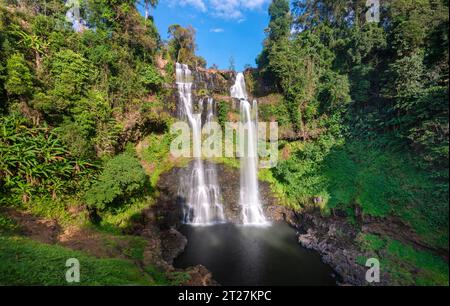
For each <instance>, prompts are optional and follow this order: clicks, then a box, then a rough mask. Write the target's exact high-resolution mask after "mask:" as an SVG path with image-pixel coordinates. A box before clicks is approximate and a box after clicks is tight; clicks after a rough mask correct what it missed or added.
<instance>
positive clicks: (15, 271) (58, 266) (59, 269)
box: [0, 237, 166, 285]
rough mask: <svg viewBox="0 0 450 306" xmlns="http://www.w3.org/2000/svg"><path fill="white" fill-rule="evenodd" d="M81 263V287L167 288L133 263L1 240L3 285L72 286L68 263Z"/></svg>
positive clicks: (14, 239)
mask: <svg viewBox="0 0 450 306" xmlns="http://www.w3.org/2000/svg"><path fill="white" fill-rule="evenodd" d="M69 258H77V259H78V260H79V261H80V275H81V282H80V283H78V285H164V284H166V283H160V282H158V280H155V279H153V278H152V277H151V276H150V275H148V274H146V273H143V272H142V271H141V270H140V269H139V268H138V267H137V266H136V265H134V264H133V263H132V262H131V261H128V260H122V259H111V258H107V259H98V258H95V257H92V256H88V255H85V254H83V253H81V252H78V251H73V250H70V249H66V248H63V247H61V246H56V245H46V244H42V243H39V242H35V241H32V240H30V239H27V238H20V237H0V263H1V264H0V284H2V285H69V284H68V283H67V282H66V280H65V273H66V270H67V268H66V267H65V263H66V260H67V259H69Z"/></svg>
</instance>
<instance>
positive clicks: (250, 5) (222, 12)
mask: <svg viewBox="0 0 450 306" xmlns="http://www.w3.org/2000/svg"><path fill="white" fill-rule="evenodd" d="M168 1H170V4H171V5H180V6H192V7H194V8H196V9H198V10H200V11H202V12H207V11H208V12H210V13H211V14H212V15H213V16H216V17H219V18H223V19H234V20H238V21H240V22H242V20H244V19H245V18H244V13H245V11H251V10H258V9H261V8H262V7H263V5H265V4H266V3H268V2H269V1H270V0H178V1H177V0H168Z"/></svg>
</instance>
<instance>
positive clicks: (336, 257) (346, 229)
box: [293, 212, 389, 286]
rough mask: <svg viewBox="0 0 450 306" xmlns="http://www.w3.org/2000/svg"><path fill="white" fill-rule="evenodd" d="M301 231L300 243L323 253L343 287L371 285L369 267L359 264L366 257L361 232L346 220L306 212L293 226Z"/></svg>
mask: <svg viewBox="0 0 450 306" xmlns="http://www.w3.org/2000/svg"><path fill="white" fill-rule="evenodd" d="M293 225H294V226H296V227H297V228H298V229H299V233H298V241H299V243H300V244H301V245H302V246H303V247H305V248H307V249H311V250H315V251H317V252H319V253H320V254H321V256H322V260H323V262H325V263H326V264H329V265H330V266H331V267H332V268H333V269H334V270H335V271H336V273H337V274H338V276H339V277H338V279H339V282H340V284H341V285H355V286H367V285H369V284H368V283H367V281H366V272H367V268H366V267H364V266H362V265H360V264H359V263H358V258H359V257H360V258H366V257H367V256H368V255H369V254H365V253H364V252H363V251H361V250H360V248H359V246H358V243H357V236H358V234H359V233H360V230H359V229H358V228H356V227H355V226H352V225H351V224H349V223H348V222H347V221H346V219H345V218H343V217H334V216H331V217H323V216H321V215H320V213H319V212H302V213H300V214H297V215H296V221H295V223H294V224H293ZM376 285H389V275H387V274H386V273H383V275H382V277H381V282H380V283H377V284H376Z"/></svg>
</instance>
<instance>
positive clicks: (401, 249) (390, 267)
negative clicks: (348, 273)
mask: <svg viewBox="0 0 450 306" xmlns="http://www.w3.org/2000/svg"><path fill="white" fill-rule="evenodd" d="M360 246H361V249H362V250H363V251H365V252H366V254H367V255H368V257H373V256H376V257H377V258H380V259H381V265H382V266H383V267H384V270H385V271H387V272H388V273H389V276H390V277H391V278H392V282H393V283H395V284H398V285H409V284H412V283H413V284H414V283H415V284H417V285H425V286H433V285H446V286H448V284H449V281H448V272H449V271H448V264H447V263H446V262H445V261H444V260H443V259H442V258H440V257H437V256H435V255H433V254H431V253H429V252H425V251H417V250H415V249H414V248H413V247H411V246H409V245H405V244H403V243H401V242H400V241H397V240H393V239H383V238H381V237H380V236H377V235H372V234H364V235H362V236H361V237H360ZM358 262H359V263H360V264H361V265H364V264H365V262H366V260H365V258H360V259H359V260H358ZM411 271H415V272H411Z"/></svg>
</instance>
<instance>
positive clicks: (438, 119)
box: [251, 0, 449, 285]
mask: <svg viewBox="0 0 450 306" xmlns="http://www.w3.org/2000/svg"><path fill="white" fill-rule="evenodd" d="M365 5H366V1H361V0H354V1H344V0H343V1H316V0H310V1H309V0H307V1H303V0H302V1H293V3H292V10H291V9H290V7H289V2H288V1H287V0H274V1H272V4H271V6H270V8H269V15H270V23H269V27H268V29H267V30H266V32H267V38H266V40H265V43H264V50H263V52H262V53H261V55H260V56H259V58H258V60H257V63H258V69H257V70H255V71H253V72H252V73H251V77H252V78H251V79H252V80H253V82H254V81H255V80H256V81H258V82H259V83H262V85H263V86H261V84H259V86H252V89H253V91H254V93H255V94H256V95H258V94H264V95H269V96H270V95H273V94H282V95H283V99H282V100H280V101H278V102H276V103H269V104H265V105H264V104H263V105H261V107H260V112H261V116H262V117H263V118H264V119H265V120H271V119H275V120H278V121H279V122H280V125H281V126H285V128H284V129H286V128H290V127H292V131H291V133H290V134H287V135H289V136H288V137H287V138H289V141H282V142H280V156H281V158H282V160H281V161H280V162H279V164H278V166H277V167H276V168H275V169H272V170H271V171H264V174H263V176H264V178H265V179H266V180H267V181H269V182H271V184H272V186H273V189H274V190H275V191H276V192H277V194H279V195H280V196H281V197H282V198H283V200H284V202H285V203H286V204H287V205H290V206H292V207H295V208H297V209H307V208H310V207H319V208H320V210H321V211H322V214H323V215H329V214H332V213H336V212H340V213H345V215H346V216H347V218H348V220H349V222H351V223H352V224H354V225H355V227H356V228H357V227H358V226H359V225H358V224H359V223H361V222H362V221H361V220H363V219H364V217H366V216H371V217H377V218H388V217H396V218H399V219H401V220H402V221H403V222H404V223H405V224H407V225H409V226H410V227H411V228H412V229H413V230H414V231H415V232H416V233H418V234H419V235H420V237H421V240H422V241H424V242H426V243H428V244H429V245H431V246H432V247H435V248H437V249H444V250H446V251H447V252H448V242H449V214H448V209H449V206H448V30H447V29H446V27H447V26H448V1H440V0H439V1H431V0H430V1H422V0H420V1H419V0H418V1H402V0H395V1H389V3H387V2H382V3H381V11H382V14H381V20H380V22H379V23H377V22H370V21H369V20H367V18H366V11H367V9H366V8H365ZM290 29H294V31H290ZM252 84H253V83H252ZM262 87H264V88H266V89H265V92H264V91H263V90H261V88H262ZM267 88H270V90H269V92H267ZM264 99H266V97H264ZM283 134H284V133H283ZM293 134H294V135H295V136H293ZM292 138H295V139H296V140H295V141H293V139H292ZM298 140H300V141H298ZM269 172H270V173H269ZM362 247H363V249H364V250H366V251H370V250H372V251H377V252H381V250H384V249H386V250H387V251H386V252H388V251H389V252H388V253H389V256H387V257H386V256H384V257H383V258H385V257H386V258H387V259H386V260H389V263H390V267H391V271H390V274H391V276H393V275H396V277H397V279H398V280H396V282H398V283H400V284H420V285H423V284H448V275H447V276H445V273H442V271H444V272H445V271H447V272H448V265H446V264H445V263H443V262H441V261H439V262H440V263H439V264H436V261H435V260H433V259H432V258H431V257H429V256H431V255H430V254H429V253H422V252H419V251H416V250H415V249H413V248H412V247H411V246H409V245H404V244H401V243H396V242H389V243H388V242H385V238H383V237H381V238H378V237H370V236H368V237H366V240H364V241H363V243H362ZM432 262H433V264H431V263H432ZM394 263H395V264H397V266H399V267H401V266H402V264H403V265H407V267H404V268H398V269H394V266H395V265H394ZM428 263H430V264H428ZM413 266H415V267H419V269H421V271H422V270H423V271H425V272H420V273H419V275H418V276H417V277H416V276H411V275H410V271H412V270H413V269H411V267H413ZM439 269H440V270H439ZM439 271H440V272H439ZM402 278H404V281H400V280H401V279H402Z"/></svg>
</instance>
